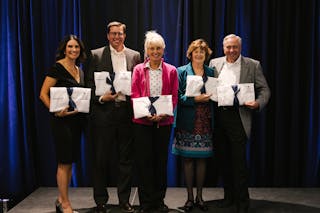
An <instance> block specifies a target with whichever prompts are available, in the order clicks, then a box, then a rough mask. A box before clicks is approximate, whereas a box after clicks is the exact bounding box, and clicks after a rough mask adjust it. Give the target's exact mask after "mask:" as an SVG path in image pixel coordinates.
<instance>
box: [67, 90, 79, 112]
mask: <svg viewBox="0 0 320 213" xmlns="http://www.w3.org/2000/svg"><path fill="white" fill-rule="evenodd" d="M67 92H68V96H69V108H68V111H74V110H75V109H76V108H77V105H76V103H75V102H74V101H73V100H72V98H71V96H72V93H73V88H71V87H67Z"/></svg>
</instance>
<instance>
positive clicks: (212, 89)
mask: <svg viewBox="0 0 320 213" xmlns="http://www.w3.org/2000/svg"><path fill="white" fill-rule="evenodd" d="M204 86H205V88H206V94H211V96H210V99H211V100H213V101H215V102H217V101H218V94H217V87H218V86H219V79H218V78H214V77H208V80H207V81H206V83H205V84H204Z"/></svg>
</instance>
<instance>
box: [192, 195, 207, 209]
mask: <svg viewBox="0 0 320 213" xmlns="http://www.w3.org/2000/svg"><path fill="white" fill-rule="evenodd" d="M195 206H196V207H198V208H199V209H200V210H201V211H204V212H206V211H208V206H207V205H206V204H205V202H204V201H203V200H202V199H200V198H198V197H196V204H195Z"/></svg>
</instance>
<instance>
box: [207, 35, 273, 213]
mask: <svg viewBox="0 0 320 213" xmlns="http://www.w3.org/2000/svg"><path fill="white" fill-rule="evenodd" d="M223 50H224V54H225V56H224V57H220V58H215V59H212V60H211V61H210V64H209V66H210V67H215V68H216V70H217V73H215V74H216V75H217V76H216V77H218V76H219V79H220V81H219V82H220V83H221V84H224V85H234V84H239V83H240V84H241V83H254V90H255V100H254V101H250V102H246V103H245V104H244V105H243V106H232V107H224V106H221V107H218V110H217V112H218V113H217V126H216V128H215V130H214V133H215V136H216V137H215V138H216V140H215V141H214V143H215V144H216V156H217V158H218V162H219V166H220V167H221V170H222V174H223V181H224V199H223V200H222V202H220V203H219V204H218V206H220V207H227V206H231V205H235V206H236V209H237V212H239V213H240V212H248V208H249V205H250V204H249V202H250V199H249V192H248V169H247V164H246V143H247V140H248V138H249V137H250V133H251V122H252V121H251V120H252V113H253V111H254V110H257V111H258V110H261V109H262V108H264V106H265V105H266V104H267V103H268V101H269V98H270V89H269V87H268V84H267V81H266V79H265V77H264V75H263V72H262V68H261V65H260V62H259V61H256V60H253V59H251V58H247V57H243V56H242V55H241V38H240V37H239V36H236V35H234V34H230V35H228V36H226V37H225V38H224V40H223Z"/></svg>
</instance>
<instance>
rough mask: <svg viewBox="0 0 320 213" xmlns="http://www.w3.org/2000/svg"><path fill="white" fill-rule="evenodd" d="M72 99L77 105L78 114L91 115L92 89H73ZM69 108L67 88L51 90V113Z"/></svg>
mask: <svg viewBox="0 0 320 213" xmlns="http://www.w3.org/2000/svg"><path fill="white" fill-rule="evenodd" d="M71 89H72V94H71V99H72V101H73V102H74V103H75V105H76V110H78V112H84V113H89V110H90V99H91V89H90V88H82V87H71ZM68 106H69V95H68V91H67V88H66V87H51V88H50V109H49V111H50V112H58V111H61V110H63V109H65V108H66V107H68Z"/></svg>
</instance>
